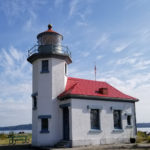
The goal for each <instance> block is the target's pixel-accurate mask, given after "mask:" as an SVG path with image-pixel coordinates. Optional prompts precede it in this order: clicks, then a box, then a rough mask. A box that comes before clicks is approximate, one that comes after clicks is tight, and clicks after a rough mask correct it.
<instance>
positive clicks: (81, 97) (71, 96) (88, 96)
mask: <svg viewBox="0 0 150 150" xmlns="http://www.w3.org/2000/svg"><path fill="white" fill-rule="evenodd" d="M57 98H58V99H59V100H61V101H63V100H67V99H70V98H80V99H88V100H91V99H93V100H108V101H121V102H122V101H123V102H138V101H139V99H124V98H117V97H103V96H91V95H76V94H67V95H64V96H61V97H57Z"/></svg>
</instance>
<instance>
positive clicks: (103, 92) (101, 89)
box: [99, 88, 108, 95]
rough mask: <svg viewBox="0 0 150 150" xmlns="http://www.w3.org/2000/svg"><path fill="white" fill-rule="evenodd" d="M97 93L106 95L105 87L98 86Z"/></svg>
mask: <svg viewBox="0 0 150 150" xmlns="http://www.w3.org/2000/svg"><path fill="white" fill-rule="evenodd" d="M99 93H100V94H103V95H108V89H107V88H99Z"/></svg>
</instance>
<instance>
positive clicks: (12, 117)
mask: <svg viewBox="0 0 150 150" xmlns="http://www.w3.org/2000/svg"><path fill="white" fill-rule="evenodd" d="M0 56H3V57H1V58H0V71H1V74H0V81H1V82H0V87H1V88H0V93H1V94H0V120H3V121H1V122H0V126H5V125H15V124H21V123H31V97H30V95H31V66H30V65H29V64H28V63H27V61H26V55H25V54H24V53H23V52H21V51H20V50H17V49H16V48H14V47H13V46H11V47H10V49H9V50H5V49H3V50H2V51H1V52H0Z"/></svg>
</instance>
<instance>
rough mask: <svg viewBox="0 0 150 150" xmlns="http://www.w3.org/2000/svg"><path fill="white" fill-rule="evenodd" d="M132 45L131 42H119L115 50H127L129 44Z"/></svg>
mask: <svg viewBox="0 0 150 150" xmlns="http://www.w3.org/2000/svg"><path fill="white" fill-rule="evenodd" d="M129 45H130V43H124V44H119V45H118V46H117V47H116V48H115V50H114V52H122V51H123V50H125V49H126V48H127V47H128V46H129Z"/></svg>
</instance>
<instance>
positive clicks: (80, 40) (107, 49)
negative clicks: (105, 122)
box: [0, 0, 150, 126]
mask: <svg viewBox="0 0 150 150" xmlns="http://www.w3.org/2000/svg"><path fill="white" fill-rule="evenodd" d="M48 24H52V25H53V30H55V31H57V32H59V33H61V34H62V35H63V36H64V40H63V45H65V46H68V47H69V49H70V51H71V54H72V60H73V63H72V64H71V65H69V68H68V76H71V77H79V78H85V79H92V80H94V79H95V75H94V66H95V64H96V67H97V80H99V81H106V82H108V83H109V84H111V85H112V86H115V87H116V88H117V89H119V90H121V91H122V92H124V93H126V94H129V95H131V96H133V97H136V98H138V99H139V100H140V101H139V102H137V103H136V114H137V122H150V117H149V115H150V92H149V89H150V55H149V52H150V46H149V44H150V1H149V0H132V1H131V0H69V1H68V0H32V1H31V0H0V126H8V125H17V124H25V123H31V122H32V121H31V120H32V115H31V114H32V104H31V103H32V99H31V93H32V66H31V64H29V63H28V62H27V60H26V59H27V56H28V53H27V52H28V50H29V49H30V48H32V47H33V46H34V45H35V44H37V39H36V36H37V34H38V33H40V32H43V31H45V30H47V25H48Z"/></svg>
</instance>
